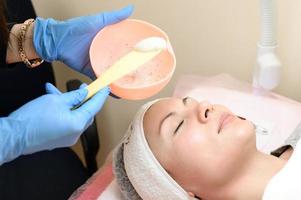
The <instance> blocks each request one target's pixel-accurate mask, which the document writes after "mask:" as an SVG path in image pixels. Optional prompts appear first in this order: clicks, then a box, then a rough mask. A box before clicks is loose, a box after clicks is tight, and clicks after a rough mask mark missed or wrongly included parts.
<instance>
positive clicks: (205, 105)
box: [198, 101, 212, 123]
mask: <svg viewBox="0 0 301 200" xmlns="http://www.w3.org/2000/svg"><path fill="white" fill-rule="evenodd" d="M210 111H212V105H211V104H210V103H209V102H208V101H201V102H200V103H199V105H198V115H199V120H200V121H201V122H203V123H206V122H208V120H209V112H210Z"/></svg>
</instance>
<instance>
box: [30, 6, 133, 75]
mask: <svg viewBox="0 0 301 200" xmlns="http://www.w3.org/2000/svg"><path fill="white" fill-rule="evenodd" d="M132 12H133V6H127V7H125V8H123V9H121V10H119V11H113V12H104V13H100V14H97V15H92V16H84V17H78V18H73V19H69V20H67V21H56V20H54V19H42V18H37V19H36V21H35V26H34V35H33V43H34V47H35V49H36V52H37V53H38V55H39V56H40V57H41V58H42V59H44V60H46V61H48V62H52V61H54V60H59V61H62V62H63V63H65V64H66V65H68V66H69V67H71V68H72V69H74V70H76V71H78V72H80V73H83V74H85V75H87V76H89V77H90V78H92V79H95V78H96V77H95V74H94V72H93V70H92V68H91V64H90V59H89V48H90V44H91V42H92V39H93V38H94V36H95V35H96V34H97V33H98V32H99V31H100V30H101V29H102V28H104V27H105V26H107V25H110V24H114V23H117V22H119V21H121V20H123V19H126V18H128V17H129V16H130V15H131V14H132Z"/></svg>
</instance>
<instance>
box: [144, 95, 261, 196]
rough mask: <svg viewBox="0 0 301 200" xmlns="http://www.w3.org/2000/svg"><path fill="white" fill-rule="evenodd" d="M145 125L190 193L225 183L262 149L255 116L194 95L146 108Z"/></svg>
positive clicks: (154, 146) (159, 155) (161, 156)
mask: <svg viewBox="0 0 301 200" xmlns="http://www.w3.org/2000/svg"><path fill="white" fill-rule="evenodd" d="M143 125H144V132H145V135H146V139H147V141H148V143H149V146H150V148H151V150H152V152H153V153H154V155H155V156H156V158H157V159H158V160H159V162H160V163H161V165H162V166H163V167H164V168H165V169H166V171H167V172H168V173H169V174H170V175H171V176H172V177H173V178H174V179H175V180H176V181H177V182H178V183H179V184H180V185H181V186H182V187H183V188H184V189H186V191H190V192H195V191H200V190H204V191H206V190H207V189H209V188H212V187H219V186H223V185H224V184H226V183H227V182H228V181H229V180H231V178H234V176H235V174H236V172H238V171H239V170H243V163H244V160H245V158H246V157H247V156H248V155H249V154H250V153H252V152H254V151H256V142H255V130H254V126H253V124H252V123H251V122H250V121H248V120H245V119H241V118H239V117H237V116H235V115H234V114H233V113H231V111H229V110H228V109H227V108H226V107H224V106H221V105H211V104H209V103H208V102H198V101H196V100H194V99H192V98H184V99H178V98H170V99H164V100H161V101H159V102H157V103H155V104H154V105H153V106H151V108H150V109H149V110H148V111H147V112H146V113H145V116H144V121H143ZM207 191H208V190H207Z"/></svg>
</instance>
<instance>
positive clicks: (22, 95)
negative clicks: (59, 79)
mask: <svg viewBox="0 0 301 200" xmlns="http://www.w3.org/2000/svg"><path fill="white" fill-rule="evenodd" d="M6 3H7V22H8V27H10V26H12V25H13V24H14V23H23V22H24V21H25V20H26V19H29V18H36V15H35V11H34V8H33V6H32V4H31V1H30V0H6ZM6 49H7V48H6V46H4V45H1V47H0V117H3V116H7V115H8V114H9V113H11V112H12V111H14V110H16V109H18V108H19V107H20V106H22V105H23V104H25V103H26V102H28V101H30V100H32V99H35V98H37V97H38V96H41V95H43V94H45V83H46V82H50V83H54V82H55V81H54V73H53V70H52V67H51V65H50V64H49V63H45V62H44V63H43V64H42V65H40V66H39V67H37V68H35V69H29V68H28V67H26V65H25V64H23V63H21V62H20V63H16V64H9V65H7V64H6V62H5V60H6Z"/></svg>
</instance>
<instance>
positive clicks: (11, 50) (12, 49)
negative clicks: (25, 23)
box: [6, 23, 39, 64]
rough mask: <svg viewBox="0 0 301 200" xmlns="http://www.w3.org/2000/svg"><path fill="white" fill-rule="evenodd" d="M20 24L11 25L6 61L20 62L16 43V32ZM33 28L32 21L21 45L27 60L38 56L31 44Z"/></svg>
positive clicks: (18, 30) (18, 31)
mask: <svg viewBox="0 0 301 200" xmlns="http://www.w3.org/2000/svg"><path fill="white" fill-rule="evenodd" d="M21 26H22V24H16V25H14V26H13V27H12V29H11V31H10V34H9V41H8V45H7V54H6V63H8V64H10V63H16V62H21V61H22V60H21V58H20V56H19V45H18V34H19V33H20V29H21ZM33 30H34V23H32V24H31V25H30V26H29V27H28V29H27V31H26V34H25V40H24V42H23V47H24V50H25V53H26V56H27V57H28V59H29V60H31V59H35V58H39V56H38V54H37V53H36V51H35V48H34V45H33V39H32V38H33Z"/></svg>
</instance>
